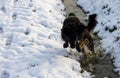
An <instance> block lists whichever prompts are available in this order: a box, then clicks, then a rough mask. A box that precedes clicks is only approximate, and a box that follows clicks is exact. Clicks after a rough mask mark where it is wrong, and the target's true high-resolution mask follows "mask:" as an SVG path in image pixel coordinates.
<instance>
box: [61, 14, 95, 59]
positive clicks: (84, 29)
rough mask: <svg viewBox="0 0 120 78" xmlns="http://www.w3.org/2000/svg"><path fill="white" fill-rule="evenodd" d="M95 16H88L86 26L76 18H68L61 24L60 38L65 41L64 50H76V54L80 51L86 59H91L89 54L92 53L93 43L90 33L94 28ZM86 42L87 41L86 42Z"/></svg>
mask: <svg viewBox="0 0 120 78" xmlns="http://www.w3.org/2000/svg"><path fill="white" fill-rule="evenodd" d="M96 16H97V15H96V14H92V15H90V16H89V19H88V25H87V26H85V25H84V24H82V23H81V22H80V20H79V19H78V18H77V17H76V16H70V17H68V18H66V19H65V20H64V22H63V27H62V29H61V37H62V39H63V40H64V41H65V43H64V44H63V47H64V48H67V47H69V44H70V48H76V50H77V51H78V52H80V51H81V50H82V52H84V54H85V55H86V56H87V58H89V59H91V57H90V56H89V55H88V54H89V53H92V54H95V53H94V43H93V38H92V36H91V34H90V31H91V30H92V29H93V28H94V27H95V26H96V24H97V21H96ZM86 40H87V41H86Z"/></svg>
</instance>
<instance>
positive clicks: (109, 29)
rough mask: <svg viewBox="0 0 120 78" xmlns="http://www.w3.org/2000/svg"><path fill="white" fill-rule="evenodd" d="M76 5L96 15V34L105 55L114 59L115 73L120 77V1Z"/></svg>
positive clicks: (90, 0) (88, 0)
mask: <svg viewBox="0 0 120 78" xmlns="http://www.w3.org/2000/svg"><path fill="white" fill-rule="evenodd" d="M78 4H79V5H81V6H82V7H83V9H85V11H87V12H88V15H89V14H93V13H97V14H98V16H97V21H98V24H97V27H96V28H95V30H94V31H95V32H98V35H99V37H101V38H102V40H101V43H102V46H103V48H105V49H106V53H111V54H112V57H111V58H114V65H115V67H116V69H115V71H117V72H119V75H120V0H78Z"/></svg>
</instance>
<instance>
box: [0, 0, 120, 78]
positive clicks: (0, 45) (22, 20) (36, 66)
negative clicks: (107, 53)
mask: <svg viewBox="0 0 120 78" xmlns="http://www.w3.org/2000/svg"><path fill="white" fill-rule="evenodd" d="M63 10H64V6H63V4H62V2H61V1H60V0H0V78H90V76H89V73H87V72H84V73H82V74H81V73H80V71H81V67H80V63H78V62H77V61H75V60H74V59H70V58H67V57H64V56H66V55H67V51H66V50H65V49H63V47H62V40H61V37H60V29H61V27H62V22H63V20H64V18H65V17H64V14H65V12H64V11H63ZM111 42H112V40H111ZM116 44H117V43H116ZM108 45H109V44H108ZM115 48H117V47H115ZM118 61H119V60H118ZM116 62H117V60H116Z"/></svg>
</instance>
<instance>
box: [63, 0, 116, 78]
mask: <svg viewBox="0 0 120 78" xmlns="http://www.w3.org/2000/svg"><path fill="white" fill-rule="evenodd" d="M76 3H77V0H64V5H65V8H66V13H67V15H68V14H69V13H70V12H74V13H75V14H76V16H77V17H79V19H80V21H81V22H82V23H84V24H85V25H86V24H87V22H86V21H85V20H86V16H87V15H86V14H85V12H84V11H83V9H81V8H80V7H78V6H77V4H76ZM94 46H95V50H96V51H101V52H102V53H103V52H104V50H103V48H102V47H101V45H100V38H98V37H97V36H95V38H94ZM94 67H95V68H94V72H92V74H93V75H94V76H93V78H104V77H106V78H118V75H117V74H116V73H115V72H114V71H113V69H114V67H113V64H112V60H111V59H110V55H107V56H106V57H105V58H104V60H102V61H101V62H98V63H97V64H95V66H94ZM84 69H85V70H87V71H90V68H89V66H88V67H84Z"/></svg>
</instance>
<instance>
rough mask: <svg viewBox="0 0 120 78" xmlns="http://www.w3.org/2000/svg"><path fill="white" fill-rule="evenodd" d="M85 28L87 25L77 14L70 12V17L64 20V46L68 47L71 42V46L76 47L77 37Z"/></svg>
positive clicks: (62, 33)
mask: <svg viewBox="0 0 120 78" xmlns="http://www.w3.org/2000/svg"><path fill="white" fill-rule="evenodd" d="M84 29H85V26H84V25H83V24H82V23H81V22H80V20H79V19H78V18H77V17H76V16H75V14H74V13H70V14H69V16H68V18H66V19H65V20H64V22H63V27H62V29H61V37H62V39H63V40H64V41H65V43H64V44H63V47H64V48H67V47H68V46H69V44H70V47H71V48H75V44H76V39H77V37H78V36H79V35H80V34H81V32H83V31H84Z"/></svg>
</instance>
